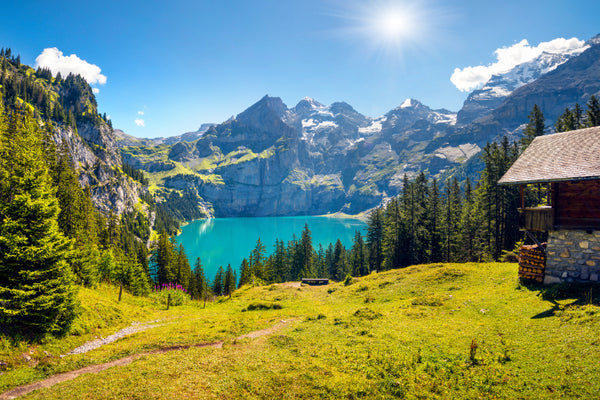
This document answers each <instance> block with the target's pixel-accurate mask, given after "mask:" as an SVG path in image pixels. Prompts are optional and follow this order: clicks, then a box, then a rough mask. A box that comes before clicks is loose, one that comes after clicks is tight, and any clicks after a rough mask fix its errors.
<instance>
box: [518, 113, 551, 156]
mask: <svg viewBox="0 0 600 400" xmlns="http://www.w3.org/2000/svg"><path fill="white" fill-rule="evenodd" d="M527 118H529V122H528V123H527V125H526V126H525V129H524V131H523V133H524V135H525V136H524V137H523V138H522V139H521V147H522V148H523V149H525V148H526V147H527V146H529V143H531V142H532V141H533V139H535V138H536V137H537V136H541V135H543V134H544V133H546V119H545V118H544V113H543V112H542V110H541V109H540V108H539V107H538V105H537V104H535V105H534V106H533V110H531V113H530V114H529V115H528V116H527Z"/></svg>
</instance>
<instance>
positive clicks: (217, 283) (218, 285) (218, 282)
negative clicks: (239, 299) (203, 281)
mask: <svg viewBox="0 0 600 400" xmlns="http://www.w3.org/2000/svg"><path fill="white" fill-rule="evenodd" d="M224 278H225V272H224V271H223V267H222V266H220V267H219V269H218V270H217V273H216V275H215V280H214V281H213V293H214V294H215V296H222V295H223V293H224V287H223V280H224Z"/></svg>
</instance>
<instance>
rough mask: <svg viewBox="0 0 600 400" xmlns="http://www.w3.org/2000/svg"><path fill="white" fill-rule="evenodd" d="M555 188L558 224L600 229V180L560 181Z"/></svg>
mask: <svg viewBox="0 0 600 400" xmlns="http://www.w3.org/2000/svg"><path fill="white" fill-rule="evenodd" d="M553 189H554V190H553V200H554V201H553V203H554V204H553V206H554V209H555V214H554V224H555V225H556V226H558V227H560V228H567V229H568V228H574V229H595V230H597V229H600V180H589V181H576V182H558V183H555V184H554V187H553Z"/></svg>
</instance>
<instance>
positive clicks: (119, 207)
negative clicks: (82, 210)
mask: <svg viewBox="0 0 600 400" xmlns="http://www.w3.org/2000/svg"><path fill="white" fill-rule="evenodd" d="M53 139H54V142H55V143H56V146H57V147H58V148H60V147H62V146H66V149H67V151H68V153H69V155H70V157H71V161H72V162H73V165H74V166H75V168H76V169H77V171H78V172H79V182H80V183H81V185H82V186H87V185H89V187H90V189H91V192H92V200H93V201H94V204H95V205H96V207H97V208H98V209H99V210H100V211H102V212H103V213H104V214H105V215H108V214H109V213H111V212H113V213H115V214H117V215H121V214H122V213H123V212H125V211H132V210H133V207H134V205H135V204H136V203H137V202H138V201H139V195H140V193H141V192H142V191H143V188H142V187H141V185H140V184H139V183H137V182H135V181H133V180H132V179H131V178H129V177H128V176H127V175H125V174H124V173H123V172H122V161H121V154H120V151H119V148H118V146H117V142H116V138H115V136H114V135H113V133H112V130H111V129H110V127H108V126H107V125H106V124H100V125H98V126H94V125H92V124H81V125H79V126H78V129H77V131H75V129H73V128H72V127H59V128H56V129H55V132H54V138H53Z"/></svg>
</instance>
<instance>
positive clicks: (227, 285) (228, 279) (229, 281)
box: [223, 264, 235, 298]
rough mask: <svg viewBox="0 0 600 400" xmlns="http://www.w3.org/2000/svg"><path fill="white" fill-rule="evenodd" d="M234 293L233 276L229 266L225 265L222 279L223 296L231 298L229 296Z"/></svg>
mask: <svg viewBox="0 0 600 400" xmlns="http://www.w3.org/2000/svg"><path fill="white" fill-rule="evenodd" d="M234 291H235V275H234V273H233V269H232V268H231V264H227V269H226V270H225V278H223V294H224V295H225V296H229V297H230V298H231V294H232V293H233V292H234Z"/></svg>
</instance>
